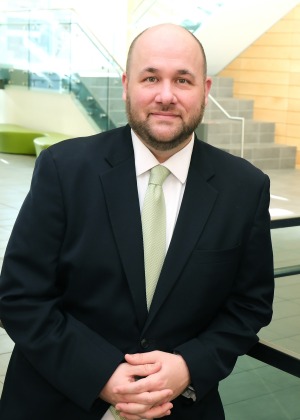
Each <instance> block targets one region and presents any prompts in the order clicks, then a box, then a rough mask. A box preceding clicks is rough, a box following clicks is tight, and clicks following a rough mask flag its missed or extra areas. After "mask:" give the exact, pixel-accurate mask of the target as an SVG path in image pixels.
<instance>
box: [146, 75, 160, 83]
mask: <svg viewBox="0 0 300 420" xmlns="http://www.w3.org/2000/svg"><path fill="white" fill-rule="evenodd" d="M156 80H157V78H156V77H154V76H149V77H147V78H146V81H147V82H150V83H154V82H156Z"/></svg>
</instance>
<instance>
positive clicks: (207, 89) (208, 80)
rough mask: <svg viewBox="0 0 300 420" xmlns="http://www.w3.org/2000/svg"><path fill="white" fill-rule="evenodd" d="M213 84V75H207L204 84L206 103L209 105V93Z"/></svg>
mask: <svg viewBox="0 0 300 420" xmlns="http://www.w3.org/2000/svg"><path fill="white" fill-rule="evenodd" d="M211 85H212V79H211V77H207V78H206V80H205V84H204V94H205V105H207V102H208V95H209V92H210V89H211Z"/></svg>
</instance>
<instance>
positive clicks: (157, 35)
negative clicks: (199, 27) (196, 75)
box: [126, 23, 207, 78]
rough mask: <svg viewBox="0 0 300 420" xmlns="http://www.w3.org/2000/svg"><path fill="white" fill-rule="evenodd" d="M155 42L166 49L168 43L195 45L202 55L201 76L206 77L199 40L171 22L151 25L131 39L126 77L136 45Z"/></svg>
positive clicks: (203, 57)
mask: <svg viewBox="0 0 300 420" xmlns="http://www.w3.org/2000/svg"><path fill="white" fill-rule="evenodd" d="M155 40H156V42H157V46H158V48H162V47H165V48H166V49H168V48H169V45H170V46H172V48H174V45H176V43H177V45H179V44H178V43H180V45H182V46H185V48H186V49H188V48H190V47H191V46H193V45H194V46H195V45H197V47H198V48H199V54H200V55H201V57H202V63H203V66H202V68H201V69H199V70H200V71H202V72H203V77H204V78H206V76H207V63H206V56H205V51H204V48H203V46H202V44H201V42H200V41H199V40H198V39H197V38H196V37H195V36H194V35H193V34H192V33H191V32H189V31H188V30H187V29H185V28H183V27H182V26H179V25H175V24H172V23H163V24H160V25H156V26H152V27H150V28H148V29H145V30H144V31H143V32H141V33H140V34H139V35H137V36H136V37H135V38H134V40H133V41H132V43H131V45H130V47H129V50H128V55H127V63H126V73H127V77H130V70H131V65H132V57H133V56H134V54H135V50H136V47H138V46H139V45H140V44H142V45H140V46H141V47H142V48H143V47H144V48H147V43H148V42H152V43H153V42H155Z"/></svg>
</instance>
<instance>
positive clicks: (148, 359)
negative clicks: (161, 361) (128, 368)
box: [125, 351, 157, 365]
mask: <svg viewBox="0 0 300 420" xmlns="http://www.w3.org/2000/svg"><path fill="white" fill-rule="evenodd" d="M125 360H126V362H127V363H130V364H131V365H143V364H146V363H150V364H152V363H156V362H157V357H155V352H154V351H150V352H148V353H134V354H125Z"/></svg>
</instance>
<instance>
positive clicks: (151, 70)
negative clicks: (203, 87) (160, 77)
mask: <svg viewBox="0 0 300 420" xmlns="http://www.w3.org/2000/svg"><path fill="white" fill-rule="evenodd" d="M158 72H159V69H157V68H156V67H146V68H144V69H143V70H141V72H140V73H141V74H143V73H153V74H155V73H158ZM177 74H178V75H180V76H184V75H188V76H191V77H193V78H195V75H194V73H192V72H191V71H190V70H187V69H180V70H177Z"/></svg>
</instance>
